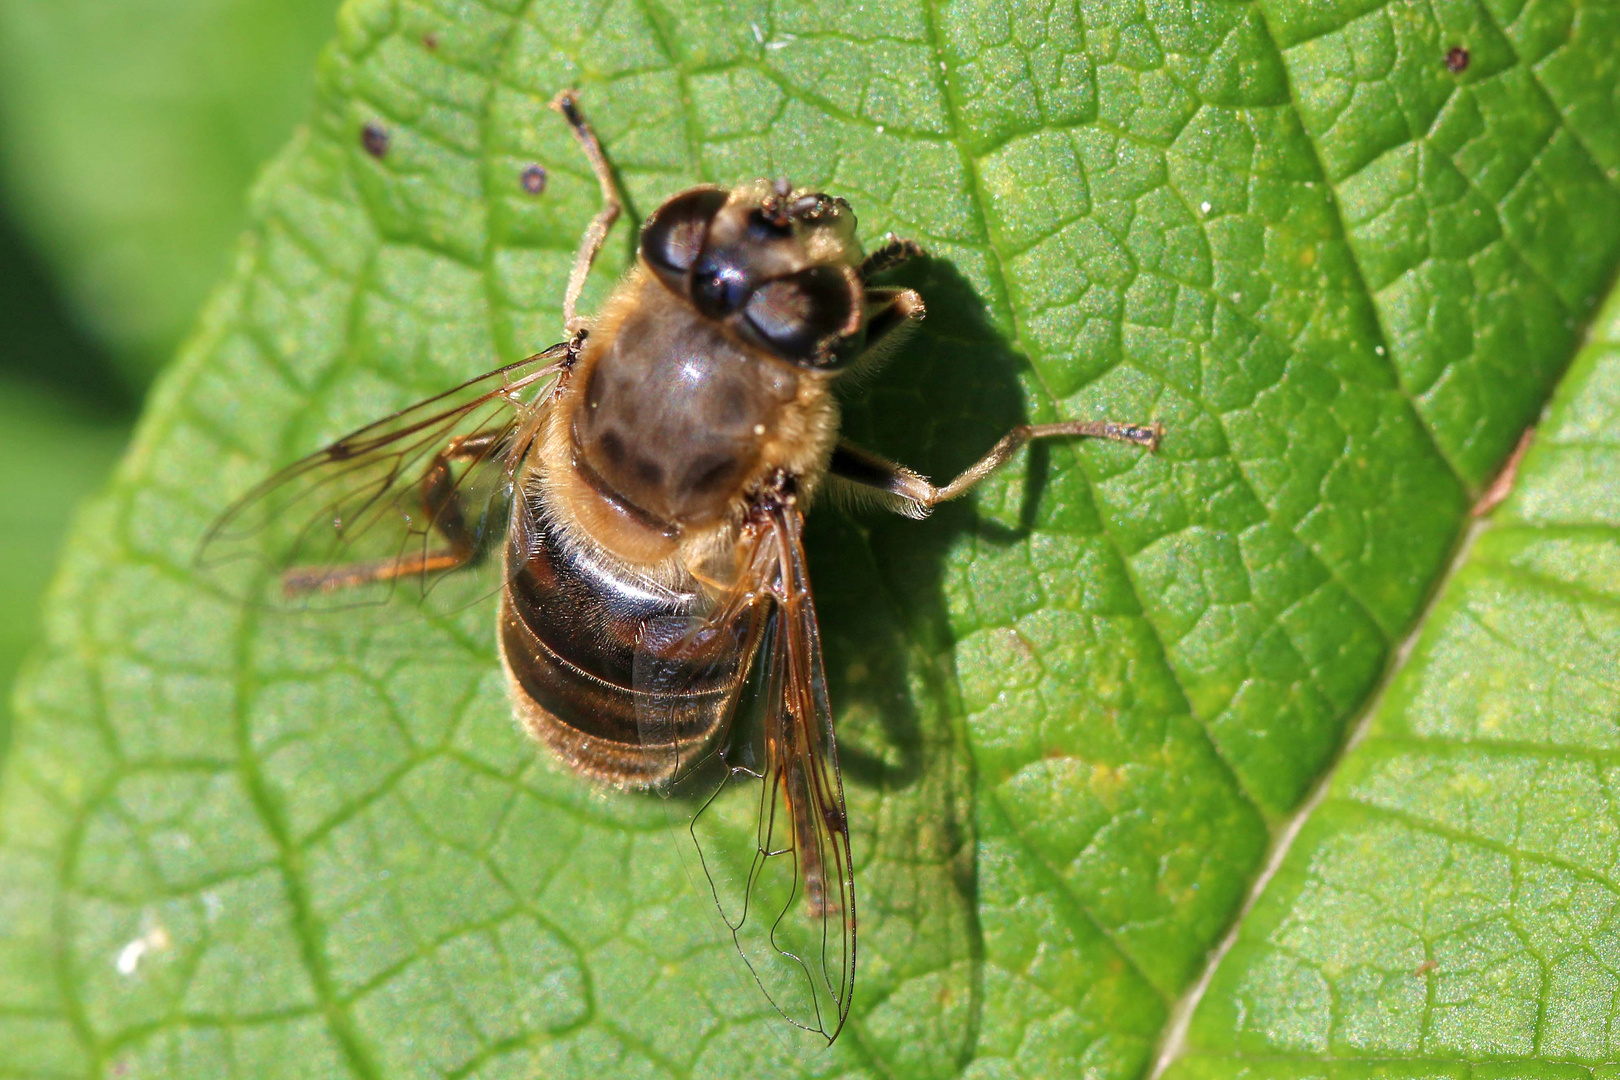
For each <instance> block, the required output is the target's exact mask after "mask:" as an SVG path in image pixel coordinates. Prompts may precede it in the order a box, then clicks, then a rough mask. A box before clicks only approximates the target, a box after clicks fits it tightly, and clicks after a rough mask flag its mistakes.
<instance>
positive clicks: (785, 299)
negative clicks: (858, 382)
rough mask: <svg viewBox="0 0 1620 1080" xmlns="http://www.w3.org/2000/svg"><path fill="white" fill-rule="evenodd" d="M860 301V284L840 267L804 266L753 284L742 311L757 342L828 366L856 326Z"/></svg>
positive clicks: (793, 358)
mask: <svg viewBox="0 0 1620 1080" xmlns="http://www.w3.org/2000/svg"><path fill="white" fill-rule="evenodd" d="M860 304H861V293H860V288H859V286H858V285H857V284H856V283H855V282H854V280H853V279H852V277H851V276H850V275H849V274H847V273H845V272H844V270H843V269H842V268H839V267H833V266H810V267H806V268H805V269H803V270H800V271H799V272H798V273H796V274H789V275H788V276H787V277H782V278H777V279H776V280H775V281H767V282H766V283H765V284H763V285H761V286H760V287H759V288H757V289H755V290H754V291H753V293H752V295H750V296H749V297H748V304H747V306H746V307H745V308H744V309H743V315H744V318H745V320H746V323H747V329H748V330H749V331H751V332H752V335H753V336H755V337H756V338H757V339H758V340H759V343H760V344H761V345H764V346H765V347H766V348H768V349H770V350H771V351H772V352H773V353H775V354H776V355H777V356H780V357H781V358H782V359H784V360H790V361H793V362H794V363H799V364H808V365H811V366H813V367H830V366H833V365H834V364H835V363H836V360H837V356H836V355H835V352H839V353H840V354H841V350H837V349H836V347H837V346H838V345H839V344H840V343H841V339H846V338H849V337H851V336H852V335H853V334H854V333H855V332H856V331H857V330H859V329H860Z"/></svg>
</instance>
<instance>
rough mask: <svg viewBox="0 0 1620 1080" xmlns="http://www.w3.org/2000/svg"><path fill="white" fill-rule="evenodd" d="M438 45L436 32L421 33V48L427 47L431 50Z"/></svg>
mask: <svg viewBox="0 0 1620 1080" xmlns="http://www.w3.org/2000/svg"><path fill="white" fill-rule="evenodd" d="M438 47H439V35H438V34H423V35H422V48H424V49H427V50H428V51H430V52H431V51H432V50H434V49H437V48H438Z"/></svg>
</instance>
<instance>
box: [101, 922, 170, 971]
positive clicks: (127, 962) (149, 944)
mask: <svg viewBox="0 0 1620 1080" xmlns="http://www.w3.org/2000/svg"><path fill="white" fill-rule="evenodd" d="M169 944H170V942H169V932H168V931H167V930H165V929H163V927H161V926H154V927H152V929H150V930H148V931H147V932H146V933H144V934H142V935H141V936H140V937H138V938H136V939H135V940H134V941H131V942H130V943H129V944H127V945H125V946H124V947H123V948H122V949H119V950H118V959H116V960H114V961H113V967H115V968H117V969H118V974H120V975H133V974H135V969H137V968H139V967H140V966H141V960H142V958H144V957H145V956H146V954H147V953H149V952H157V951H158V950H160V949H167V948H168V947H169Z"/></svg>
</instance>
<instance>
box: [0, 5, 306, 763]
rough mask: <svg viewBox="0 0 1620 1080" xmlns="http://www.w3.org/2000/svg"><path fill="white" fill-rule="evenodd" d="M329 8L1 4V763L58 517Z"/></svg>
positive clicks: (163, 343)
mask: <svg viewBox="0 0 1620 1080" xmlns="http://www.w3.org/2000/svg"><path fill="white" fill-rule="evenodd" d="M336 8H337V0H48V2H47V0H0V319H3V320H4V322H3V325H4V328H5V332H4V337H3V339H0V554H3V555H4V557H3V558H0V612H3V613H4V615H3V617H0V757H3V756H4V753H5V748H6V746H7V745H8V743H9V734H10V717H11V696H12V687H13V684H14V682H15V678H16V674H17V669H18V667H19V665H20V664H21V663H22V662H23V660H24V658H25V657H26V655H27V653H28V651H29V649H30V647H31V645H32V643H33V642H34V640H35V639H36V638H37V637H38V636H39V630H38V627H39V619H40V605H41V600H42V597H43V593H44V591H45V588H46V586H47V585H48V583H49V581H50V578H51V576H52V574H53V572H54V569H55V565H56V562H57V556H58V549H59V545H60V543H61V540H62V537H63V535H64V533H65V531H66V528H67V525H68V522H69V520H70V518H71V515H72V513H73V509H74V507H75V506H76V505H77V504H78V503H79V502H80V501H81V500H82V499H83V498H84V497H85V496H86V495H88V494H90V493H92V492H94V491H95V490H96V489H97V488H98V487H100V485H101V484H102V482H103V480H104V479H105V477H106V475H107V474H108V472H109V471H110V470H111V469H112V467H113V465H114V463H115V462H116V461H117V457H118V454H119V452H120V451H121V449H122V448H123V446H124V444H125V442H126V440H127V438H128V436H129V432H130V429H131V426H132V425H133V423H134V420H135V417H136V415H137V413H138V411H139V408H140V403H141V400H142V398H143V397H144V395H145V393H146V390H147V388H148V386H149V385H150V383H151V381H152V379H153V378H154V376H156V375H157V373H158V371H159V370H160V369H161V368H162V366H163V364H164V363H165V362H166V361H167V360H168V358H169V357H170V356H171V355H172V354H173V352H174V350H175V348H176V346H177V345H178V344H179V343H180V341H181V339H182V337H183V336H184V335H185V333H186V332H187V330H188V328H189V326H190V323H191V320H192V318H193V317H194V315H195V312H196V310H197V307H198V306H199V305H200V304H201V302H202V301H203V299H204V298H205V296H206V295H207V291H208V289H209V287H210V286H211V285H212V283H213V282H214V281H216V280H218V279H219V278H220V277H221V276H222V274H223V271H224V270H225V267H226V264H227V262H228V261H229V258H230V250H231V245H232V243H233V241H234V239H235V237H236V234H237V232H238V231H239V229H240V228H241V224H242V221H243V215H244V208H245V205H246V203H245V198H246V192H247V189H248V187H249V185H250V184H251V183H252V181H253V177H254V176H255V174H256V173H257V172H258V170H259V168H260V167H261V166H262V165H263V164H264V162H265V161H266V160H267V159H268V158H269V157H270V155H272V154H273V153H275V152H276V150H277V149H279V148H280V146H281V145H282V144H283V143H284V142H286V140H287V138H288V136H289V135H290V134H291V133H292V131H293V129H294V127H295V126H296V125H297V124H298V123H299V122H300V121H301V120H302V119H303V117H304V114H305V111H306V109H307V107H308V101H309V97H310V93H311V89H312V72H313V68H314V62H315V57H316V54H317V52H318V51H319V50H320V47H321V44H322V43H323V42H324V41H325V40H326V39H327V38H329V37H330V36H331V35H332V29H333V16H334V12H335V10H336Z"/></svg>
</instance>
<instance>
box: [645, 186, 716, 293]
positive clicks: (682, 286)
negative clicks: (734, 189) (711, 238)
mask: <svg viewBox="0 0 1620 1080" xmlns="http://www.w3.org/2000/svg"><path fill="white" fill-rule="evenodd" d="M725 204H726V193H725V192H724V191H722V190H720V189H719V188H693V189H692V190H691V191H683V192H682V193H681V194H679V195H677V196H675V197H674V198H672V199H670V200H669V201H668V202H666V203H665V204H664V205H663V206H660V207H659V208H658V209H657V210H656V211H655V212H654V213H653V216H652V217H650V218H648V219H647V224H646V225H644V226H643V227H642V229H641V257H642V259H643V260H644V261H645V262H646V263H647V266H648V267H649V268H650V269H651V270H652V271H653V273H655V274H657V275H658V276H659V278H660V279H662V280H663V282H664V284H666V285H668V286H669V287H670V288H671V289H673V290H675V291H676V292H677V293H681V294H683V295H684V294H685V292H686V275H687V272H688V271H690V270H691V269H692V264H693V263H694V262H696V261H697V257H698V252H699V251H701V250H702V249H703V238H704V237H705V236H707V235H708V232H709V223H710V222H711V221H713V220H714V216H715V215H716V214H718V213H719V212H720V208H721V207H722V206H724V205H725Z"/></svg>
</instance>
